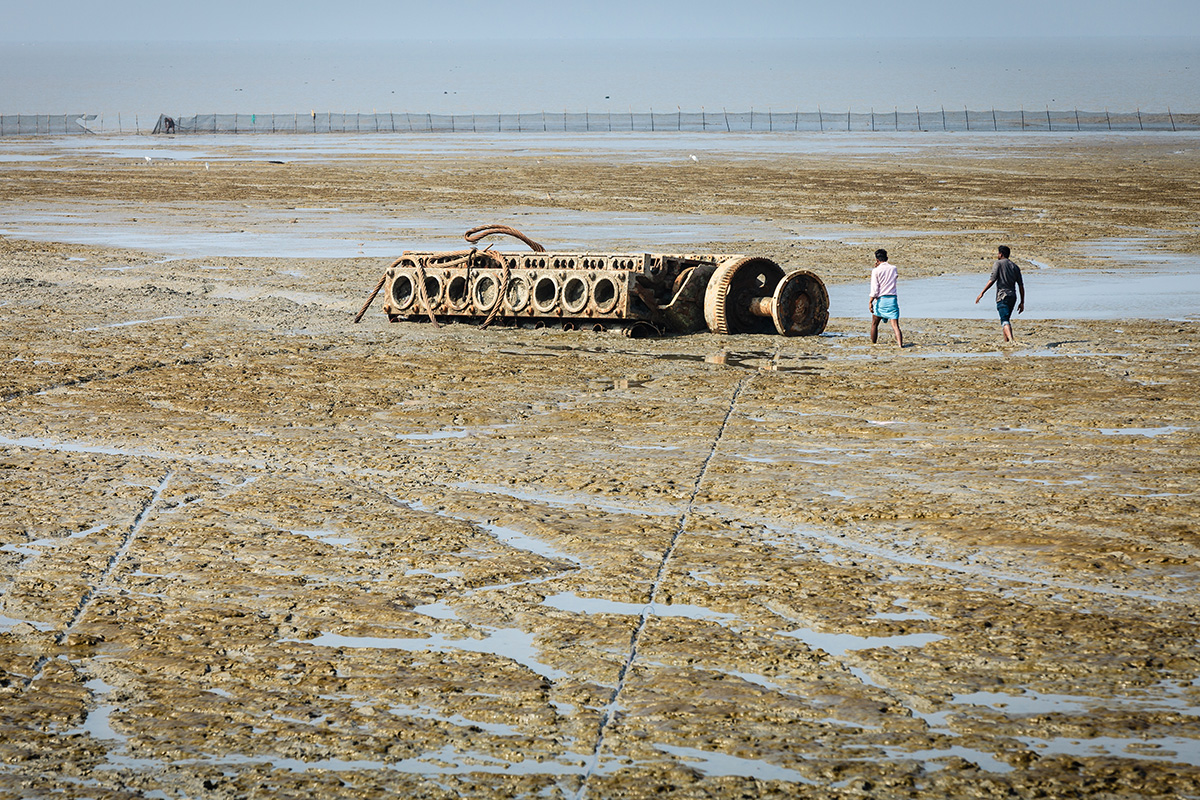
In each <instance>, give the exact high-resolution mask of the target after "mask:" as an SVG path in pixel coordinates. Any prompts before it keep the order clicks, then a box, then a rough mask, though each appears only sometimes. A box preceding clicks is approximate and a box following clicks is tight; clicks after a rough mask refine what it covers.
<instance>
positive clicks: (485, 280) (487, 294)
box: [471, 275, 500, 313]
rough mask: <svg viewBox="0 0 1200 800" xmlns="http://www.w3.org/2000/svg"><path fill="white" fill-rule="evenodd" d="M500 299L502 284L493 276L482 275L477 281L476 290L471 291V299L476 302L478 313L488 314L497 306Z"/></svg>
mask: <svg viewBox="0 0 1200 800" xmlns="http://www.w3.org/2000/svg"><path fill="white" fill-rule="evenodd" d="M499 297H500V284H499V282H497V280H496V279H495V278H493V277H492V276H491V275H480V276H479V277H478V278H476V279H475V288H474V289H473V290H472V291H471V299H472V300H474V301H475V308H476V310H478V311H482V312H484V313H487V312H489V311H491V310H492V308H493V307H495V305H496V300H497V299H498V298H499Z"/></svg>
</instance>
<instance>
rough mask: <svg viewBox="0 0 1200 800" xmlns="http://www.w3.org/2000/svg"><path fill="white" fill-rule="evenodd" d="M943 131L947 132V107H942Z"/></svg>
mask: <svg viewBox="0 0 1200 800" xmlns="http://www.w3.org/2000/svg"><path fill="white" fill-rule="evenodd" d="M942 130H943V131H944V130H946V107H945V106H942Z"/></svg>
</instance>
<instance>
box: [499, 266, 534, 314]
mask: <svg viewBox="0 0 1200 800" xmlns="http://www.w3.org/2000/svg"><path fill="white" fill-rule="evenodd" d="M504 304H505V305H506V306H508V308H509V310H510V311H512V312H513V313H514V314H519V313H520V312H522V311H524V310H525V306H527V305H529V282H528V281H526V280H525V279H524V278H523V277H521V276H520V275H513V276H512V277H511V278H509V280H508V286H506V287H505V289H504Z"/></svg>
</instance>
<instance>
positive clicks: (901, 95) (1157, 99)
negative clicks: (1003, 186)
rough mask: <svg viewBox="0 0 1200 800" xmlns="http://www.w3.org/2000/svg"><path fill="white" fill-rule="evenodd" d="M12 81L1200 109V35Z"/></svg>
mask: <svg viewBox="0 0 1200 800" xmlns="http://www.w3.org/2000/svg"><path fill="white" fill-rule="evenodd" d="M413 34H415V35H418V36H419V32H410V35H413ZM240 35H242V34H241V33H240V32H238V31H236V30H231V33H230V36H231V38H236V37H238V36H240ZM0 86H3V91H0V114H5V115H8V114H75V113H95V114H106V115H108V116H109V117H110V118H115V117H116V116H117V115H121V114H123V115H124V117H125V118H126V119H128V120H129V122H130V123H131V125H130V127H132V123H133V122H134V118H135V116H136V117H138V118H139V122H138V124H139V125H140V124H145V126H146V128H150V127H152V126H153V122H154V120H156V119H157V118H158V115H159V114H167V115H170V116H176V117H190V116H193V115H196V114H213V113H221V114H232V113H235V112H236V113H241V114H247V115H249V114H269V113H278V114H304V113H308V112H311V111H317V112H332V113H364V114H365V113H373V112H380V113H386V112H405V111H408V112H416V113H432V114H496V113H517V112H529V113H533V112H539V111H546V112H555V111H557V112H561V111H571V112H585V111H590V112H593V113H606V112H611V113H618V112H628V111H630V110H632V111H636V112H646V111H651V110H653V111H657V112H660V113H662V112H673V111H675V110H676V109H682V110H683V111H695V112H698V111H701V110H702V109H704V110H707V111H711V112H716V113H719V112H720V111H721V110H722V109H725V110H728V111H729V112H734V111H741V112H744V111H748V110H750V109H754V110H757V111H768V110H773V111H776V112H790V111H797V110H798V111H807V112H813V111H817V110H818V109H822V110H824V111H826V112H830V113H838V112H840V113H843V114H844V113H846V112H847V111H851V110H852V111H855V112H868V111H872V110H873V111H875V112H881V113H883V112H891V111H893V110H896V109H898V110H900V111H909V112H911V111H913V110H914V109H918V108H919V109H921V110H922V111H923V112H934V111H936V110H938V109H939V108H945V109H947V110H948V111H954V110H957V111H961V110H962V109H963V108H964V107H969V108H970V109H971V110H987V109H991V108H995V109H1000V110H1012V111H1016V110H1022V109H1024V110H1029V111H1035V110H1044V109H1046V108H1050V109H1055V110H1070V109H1083V110H1093V111H1104V110H1105V109H1109V110H1112V111H1114V112H1117V111H1128V112H1133V111H1135V110H1137V109H1141V110H1144V111H1155V112H1162V111H1165V110H1167V109H1173V110H1174V111H1176V112H1180V111H1185V112H1194V111H1200V107H1198V106H1200V103H1198V102H1197V99H1196V98H1200V38H1196V37H1192V38H1169V39H1163V38H1158V39H1135V38H1129V39H1045V38H1042V39H1037V38H1032V39H1026V40H1023V41H1019V42H1016V41H1012V40H994V39H953V40H949V39H928V40H912V39H908V40H905V39H888V40H880V39H852V40H846V39H823V40H803V39H796V40H783V39H774V40H755V41H750V40H730V41H712V40H695V41H691V40H644V41H588V40H578V41H524V40H519V41H512V40H497V41H495V42H487V41H474V42H461V41H460V42H431V41H397V42H390V43H388V42H325V43H322V42H295V43H287V42H271V43H265V42H132V43H131V42H120V43H29V44H5V46H4V47H2V48H0ZM122 124H124V121H123V123H122Z"/></svg>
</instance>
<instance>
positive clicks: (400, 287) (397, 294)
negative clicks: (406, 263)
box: [392, 272, 417, 311]
mask: <svg viewBox="0 0 1200 800" xmlns="http://www.w3.org/2000/svg"><path fill="white" fill-rule="evenodd" d="M416 296H417V287H416V285H415V284H414V283H413V280H412V276H410V275H409V274H408V273H404V272H401V273H400V274H399V275H397V276H396V277H395V278H393V279H392V302H393V303H394V304H395V306H396V308H397V309H398V310H400V311H404V310H406V309H407V308H408V307H409V306H411V305H412V304H413V300H415V299H416Z"/></svg>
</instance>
